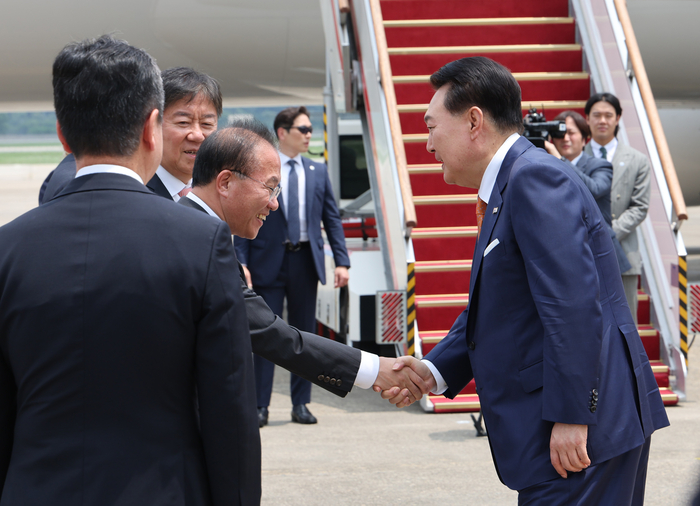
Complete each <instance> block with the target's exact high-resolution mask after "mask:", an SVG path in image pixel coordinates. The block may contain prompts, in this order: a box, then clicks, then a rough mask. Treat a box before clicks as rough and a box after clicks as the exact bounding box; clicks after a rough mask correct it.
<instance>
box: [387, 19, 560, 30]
mask: <svg viewBox="0 0 700 506" xmlns="http://www.w3.org/2000/svg"><path fill="white" fill-rule="evenodd" d="M573 24H574V18H571V17H519V18H451V19H392V20H385V21H384V28H394V27H405V28H408V27H413V28H416V27H422V26H423V27H424V26H496V25H573Z"/></svg>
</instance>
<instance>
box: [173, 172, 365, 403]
mask: <svg viewBox="0 0 700 506" xmlns="http://www.w3.org/2000/svg"><path fill="white" fill-rule="evenodd" d="M287 167H289V166H287ZM287 172H289V171H287ZM185 198H187V199H191V200H192V201H194V202H196V203H197V204H199V205H200V206H202V209H204V210H205V211H206V212H207V213H208V214H209V215H210V216H213V217H214V218H218V219H221V218H219V216H218V215H217V214H216V213H215V212H214V211H213V210H212V208H211V207H209V206H208V205H207V204H206V203H205V202H204V201H203V200H202V199H200V198H199V197H198V196H197V195H195V194H194V193H192V192H190V193H188V194H187V196H186V197H185ZM360 354H361V355H360V356H361V358H360V368H359V369H358V370H357V376H356V377H355V383H354V385H355V386H356V387H359V388H364V389H367V388H370V387H371V386H372V385H374V382H375V381H377V376H379V357H378V356H377V355H373V354H371V353H367V352H365V351H362V350H360Z"/></svg>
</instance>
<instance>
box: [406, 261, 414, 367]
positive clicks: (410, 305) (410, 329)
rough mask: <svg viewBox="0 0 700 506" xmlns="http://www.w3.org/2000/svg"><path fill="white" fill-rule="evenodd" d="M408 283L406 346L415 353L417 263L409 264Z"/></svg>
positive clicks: (410, 353)
mask: <svg viewBox="0 0 700 506" xmlns="http://www.w3.org/2000/svg"><path fill="white" fill-rule="evenodd" d="M407 272H408V283H406V347H407V348H408V351H407V353H408V354H409V355H414V354H415V353H416V346H415V334H416V329H415V322H416V272H415V263H413V262H411V263H409V264H408V271H407Z"/></svg>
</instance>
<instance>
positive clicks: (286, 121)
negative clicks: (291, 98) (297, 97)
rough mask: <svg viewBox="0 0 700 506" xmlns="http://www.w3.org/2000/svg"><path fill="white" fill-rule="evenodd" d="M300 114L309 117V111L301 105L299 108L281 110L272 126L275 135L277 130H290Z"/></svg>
mask: <svg viewBox="0 0 700 506" xmlns="http://www.w3.org/2000/svg"><path fill="white" fill-rule="evenodd" d="M302 114H306V115H307V116H309V117H311V116H310V115H309V111H308V110H307V109H306V107H304V106H303V105H302V106H300V107H287V108H286V109H282V110H281V111H280V112H279V113H278V114H277V116H275V122H274V123H273V125H272V126H273V128H274V130H275V135H277V130H278V129H279V128H284V129H285V130H289V129H290V128H292V125H293V124H294V120H295V119H297V117H299V116H301V115H302Z"/></svg>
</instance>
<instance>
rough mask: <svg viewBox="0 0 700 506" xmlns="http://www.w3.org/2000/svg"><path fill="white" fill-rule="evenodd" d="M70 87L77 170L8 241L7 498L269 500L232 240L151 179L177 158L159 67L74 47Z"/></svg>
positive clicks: (61, 82) (57, 97)
mask: <svg viewBox="0 0 700 506" xmlns="http://www.w3.org/2000/svg"><path fill="white" fill-rule="evenodd" d="M123 76H129V78H128V80H127V79H124V78H123ZM53 85H54V102H55V106H56V116H57V129H58V134H59V138H60V140H61V142H62V144H63V145H64V147H65V149H66V151H67V152H72V153H73V154H74V155H75V159H76V163H77V168H78V172H77V175H76V177H75V178H74V179H73V180H72V181H71V182H70V183H69V184H68V186H67V187H66V188H65V189H64V190H63V192H62V193H61V194H60V195H59V196H58V197H56V198H54V199H53V200H52V201H51V202H49V203H47V204H45V205H42V206H39V207H38V208H36V209H34V210H32V211H29V212H28V213H26V214H25V215H23V216H21V217H19V218H17V219H16V220H15V221H13V222H12V223H10V224H8V225H6V226H4V227H2V228H0V242H1V243H2V244H3V245H4V246H3V248H2V249H0V492H1V493H2V499H0V500H1V501H2V504H3V505H5V504H7V505H14V504H18V505H19V504H21V505H33V504H36V505H43V504H52V505H56V506H61V505H74V504H78V503H81V504H149V505H161V504H162V505H166V504H168V505H169V504H192V505H194V504H197V505H200V504H201V505H208V504H212V505H218V504H221V505H224V504H226V505H230V504H245V505H253V504H259V502H260V492H261V490H260V439H259V437H260V436H259V430H258V428H257V424H256V412H255V400H254V385H253V381H254V378H253V371H252V359H251V348H250V337H249V334H248V325H247V319H246V313H245V309H244V305H243V304H244V302H243V297H242V294H241V290H240V285H239V284H238V283H237V282H236V281H237V280H236V278H235V276H236V274H237V271H236V268H237V262H236V256H235V253H234V250H233V247H232V245H231V239H230V231H229V228H228V226H226V224H224V223H222V222H221V221H220V220H214V219H212V218H211V217H208V216H204V215H201V214H196V213H192V212H190V211H187V210H185V209H183V208H181V207H179V206H174V205H172V204H171V203H169V202H167V201H166V200H164V199H162V198H159V197H157V196H156V195H154V194H153V193H152V192H151V191H150V190H148V189H147V188H146V187H145V186H144V184H143V181H146V180H148V179H150V178H151V177H152V176H153V174H154V173H155V171H156V168H157V167H158V163H159V161H160V159H161V155H162V132H161V121H162V116H161V111H162V109H163V89H162V82H161V76H160V71H159V69H158V67H157V66H156V65H155V62H154V60H153V59H152V58H151V57H150V56H149V55H148V54H147V53H146V52H145V51H143V50H139V49H136V48H133V47H131V46H129V45H128V44H127V43H126V42H123V41H118V40H115V39H113V38H112V37H111V36H103V37H101V38H99V39H97V40H86V41H83V42H79V43H73V44H69V45H68V46H66V47H65V48H64V49H63V50H62V51H61V52H60V53H59V55H58V57H57V58H56V60H55V62H54V66H53Z"/></svg>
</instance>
